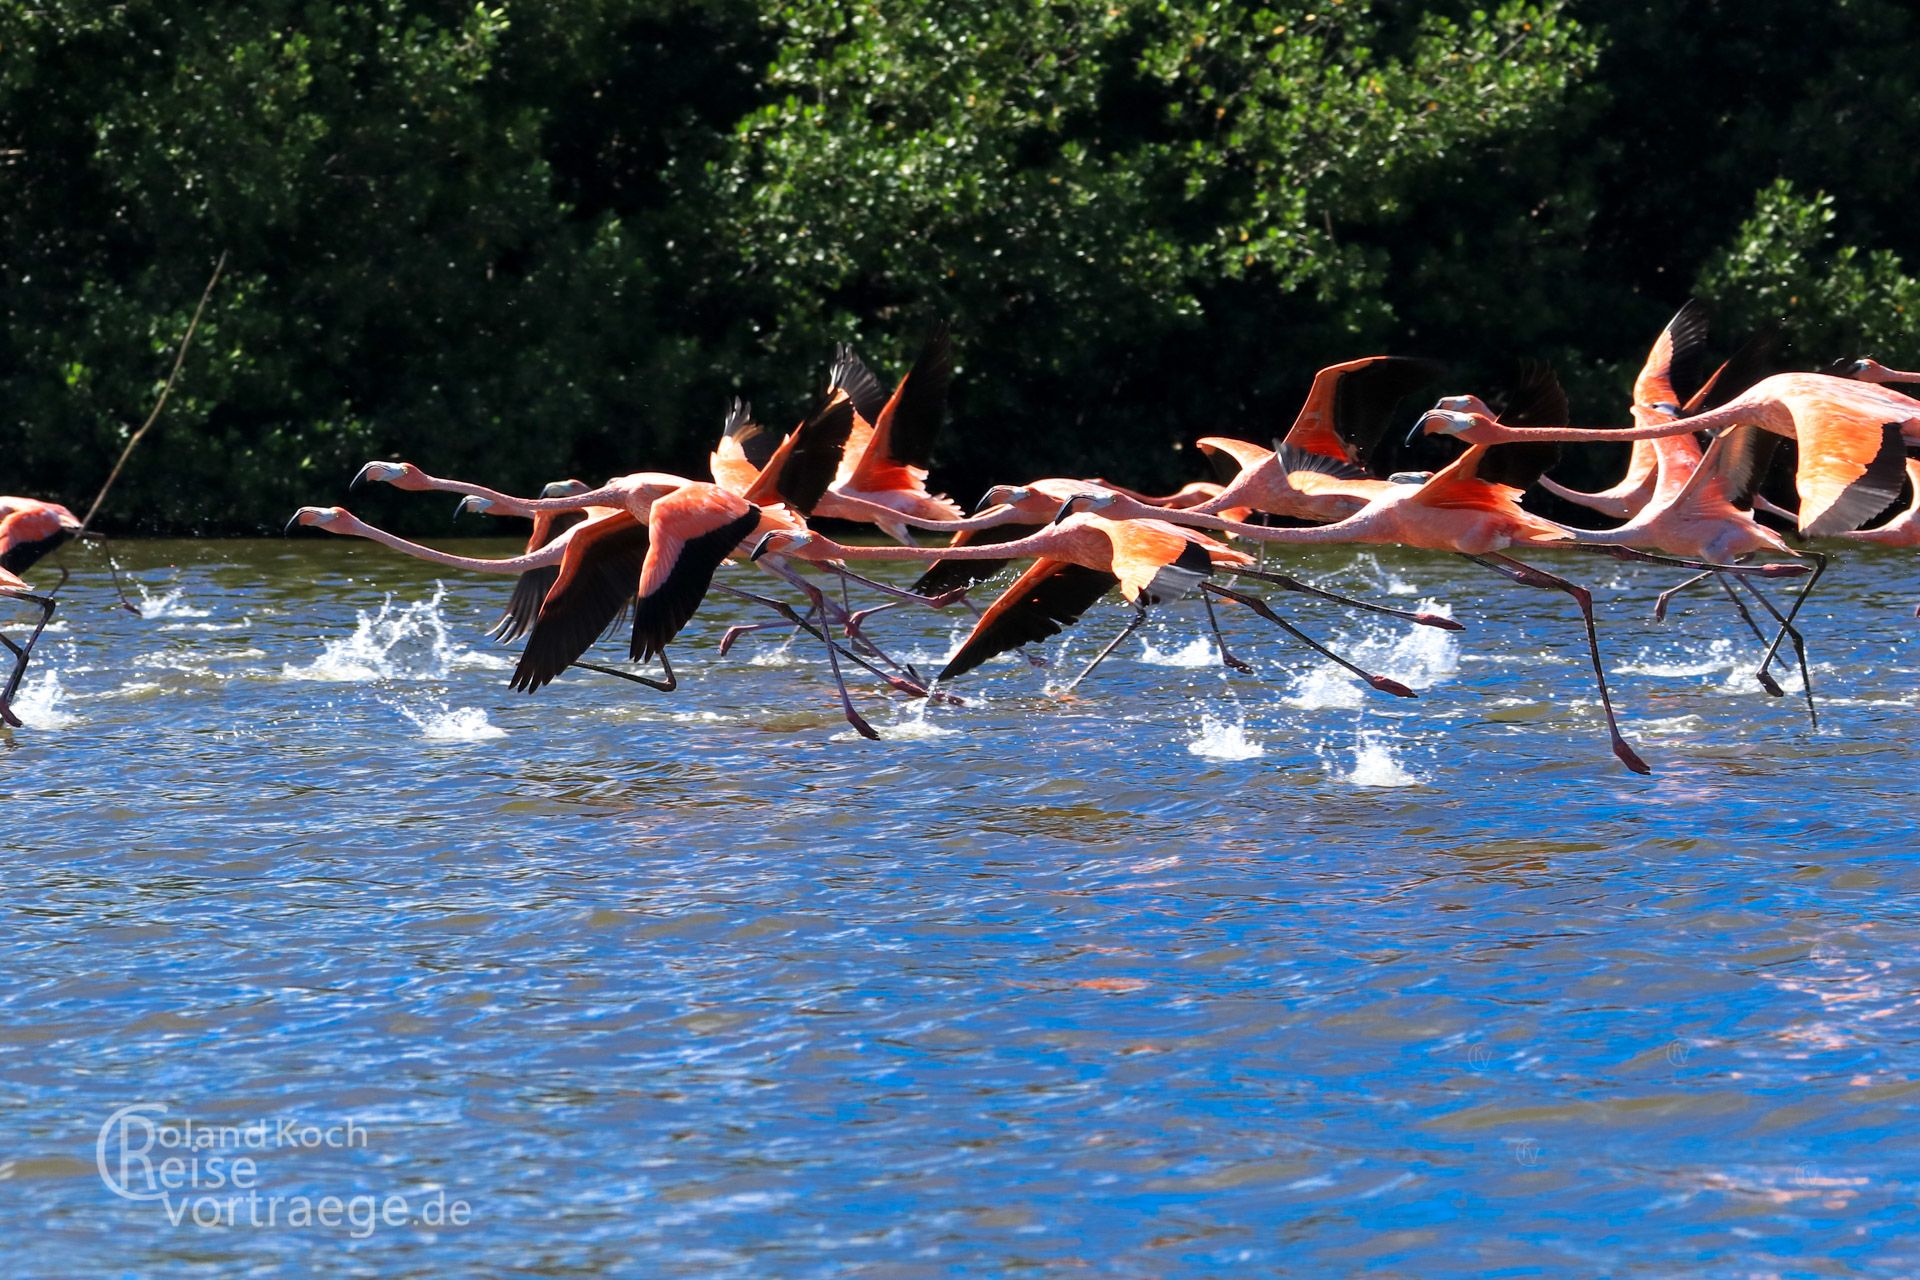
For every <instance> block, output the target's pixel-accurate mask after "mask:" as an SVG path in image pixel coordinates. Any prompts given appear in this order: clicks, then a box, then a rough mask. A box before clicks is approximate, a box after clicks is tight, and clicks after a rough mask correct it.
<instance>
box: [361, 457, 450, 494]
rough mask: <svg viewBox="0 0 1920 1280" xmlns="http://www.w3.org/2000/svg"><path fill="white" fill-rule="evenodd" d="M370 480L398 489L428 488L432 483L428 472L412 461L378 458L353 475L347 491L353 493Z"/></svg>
mask: <svg viewBox="0 0 1920 1280" xmlns="http://www.w3.org/2000/svg"><path fill="white" fill-rule="evenodd" d="M370 480H371V481H377V482H379V483H380V484H390V485H392V486H393V487H394V488H396V489H410V490H416V491H417V490H421V489H426V488H428V487H429V484H430V482H429V481H428V479H427V473H426V472H424V471H422V470H421V469H420V468H418V467H416V466H414V465H413V464H412V463H411V462H381V461H378V460H376V461H373V462H369V463H368V464H367V465H366V466H364V467H362V468H360V470H359V473H358V474H356V475H355V476H354V477H353V482H352V483H351V484H349V485H348V486H347V492H348V493H352V492H353V491H354V490H355V489H358V488H359V487H360V486H361V485H363V484H365V483H367V482H368V481H370Z"/></svg>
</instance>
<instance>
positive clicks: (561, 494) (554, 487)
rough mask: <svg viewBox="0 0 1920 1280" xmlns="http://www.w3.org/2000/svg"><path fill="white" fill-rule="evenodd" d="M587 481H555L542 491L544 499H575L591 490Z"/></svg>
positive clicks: (541, 494)
mask: <svg viewBox="0 0 1920 1280" xmlns="http://www.w3.org/2000/svg"><path fill="white" fill-rule="evenodd" d="M591 487H592V486H590V485H589V484H588V483H587V482H586V481H585V480H555V481H554V482H553V483H552V484H549V485H546V486H545V487H543V488H542V489H541V490H540V496H541V497H543V498H575V497H578V496H580V495H581V494H583V493H585V492H587V491H588V489H590V488H591Z"/></svg>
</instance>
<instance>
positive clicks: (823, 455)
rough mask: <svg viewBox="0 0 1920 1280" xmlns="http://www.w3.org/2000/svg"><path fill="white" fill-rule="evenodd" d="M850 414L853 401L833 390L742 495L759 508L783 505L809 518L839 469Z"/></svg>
mask: <svg viewBox="0 0 1920 1280" xmlns="http://www.w3.org/2000/svg"><path fill="white" fill-rule="evenodd" d="M853 414H854V408H853V401H852V400H851V399H849V398H848V396H847V394H846V392H845V390H844V389H843V390H839V391H835V392H834V393H833V395H832V397H831V398H830V399H829V400H828V401H827V403H826V404H825V405H823V406H822V407H821V408H820V411H819V412H818V413H815V414H814V415H813V416H812V417H811V418H808V419H807V420H806V421H805V422H803V423H801V424H800V425H799V426H798V427H795V428H794V429H793V430H792V431H790V432H788V433H787V438H786V439H785V440H782V441H781V442H780V447H779V448H778V449H775V450H774V451H773V456H772V457H771V458H769V459H768V460H767V463H766V465H765V466H763V467H762V468H761V469H760V476H759V478H758V479H757V480H755V481H754V482H753V483H752V484H751V485H749V486H748V487H747V488H746V490H745V491H744V492H743V493H742V494H741V496H742V497H744V498H745V499H746V500H747V501H748V502H752V503H757V504H760V505H762V506H770V505H772V504H773V503H776V502H784V503H786V504H787V505H788V506H789V507H792V508H793V509H794V510H795V511H798V512H799V513H800V514H802V515H811V514H812V513H813V509H814V507H815V506H816V505H817V504H818V503H819V501H820V498H821V495H823V494H825V493H826V491H827V486H828V485H830V484H832V483H833V477H834V473H835V472H836V471H838V470H839V468H840V456H841V452H842V451H843V450H844V449H845V448H846V447H847V437H848V436H849V435H851V434H852V432H853Z"/></svg>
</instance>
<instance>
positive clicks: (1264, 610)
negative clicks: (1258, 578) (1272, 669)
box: [1200, 582, 1419, 698]
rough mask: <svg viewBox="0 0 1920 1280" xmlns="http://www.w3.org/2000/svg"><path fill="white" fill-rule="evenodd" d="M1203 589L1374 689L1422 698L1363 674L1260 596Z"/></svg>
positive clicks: (1213, 585) (1207, 585)
mask: <svg viewBox="0 0 1920 1280" xmlns="http://www.w3.org/2000/svg"><path fill="white" fill-rule="evenodd" d="M1200 589H1201V590H1202V591H1204V592H1207V593H1208V594H1210V595H1216V596H1219V597H1220V598H1221V599H1223V600H1232V601H1234V602H1235V603H1236V604H1243V605H1245V606H1247V608H1249V609H1251V610H1253V611H1254V612H1255V613H1257V614H1259V615H1260V616H1261V617H1263V618H1265V619H1266V620H1267V621H1268V622H1271V623H1273V625H1274V626H1276V627H1279V628H1280V629H1281V630H1282V631H1284V632H1286V633H1287V634H1288V635H1290V636H1292V637H1293V638H1294V639H1295V640H1298V641H1299V642H1300V643H1301V644H1304V645H1306V646H1307V648H1309V649H1312V650H1313V651H1314V652H1315V653H1317V654H1319V655H1320V656H1321V657H1323V658H1327V659H1330V660H1331V661H1333V662H1337V663H1339V664H1340V665H1341V666H1343V667H1345V668H1346V669H1347V670H1348V671H1351V672H1352V673H1353V674H1354V675H1356V676H1359V677H1360V678H1361V679H1362V680H1364V681H1366V682H1367V683H1368V684H1370V685H1372V686H1373V687H1374V688H1376V689H1378V690H1379V691H1380V692H1382V693H1390V694H1392V695H1393V696H1394V697H1396V698H1414V697H1418V696H1419V695H1418V694H1416V693H1414V691H1413V690H1411V689H1409V688H1407V686H1405V685H1404V684H1401V683H1400V682H1399V681H1398V680H1393V679H1389V678H1388V677H1386V676H1376V675H1374V674H1373V673H1372V672H1370V671H1365V670H1362V669H1361V668H1360V667H1359V666H1358V665H1356V664H1355V663H1353V662H1350V661H1348V660H1347V659H1345V658H1343V657H1341V656H1340V655H1339V654H1337V653H1335V652H1334V651H1333V650H1331V649H1329V648H1327V646H1325V645H1323V644H1321V643H1320V642H1319V641H1318V640H1315V639H1314V638H1313V637H1312V636H1309V635H1308V634H1307V633H1306V632H1304V631H1302V630H1300V628H1298V627H1296V626H1294V625H1293V624H1292V623H1291V622H1288V621H1287V620H1286V619H1285V618H1283V617H1281V616H1280V615H1279V614H1277V613H1275V612H1274V611H1273V610H1272V609H1271V608H1270V607H1269V606H1268V605H1267V602H1266V601H1265V600H1262V599H1260V597H1258V596H1249V595H1242V594H1241V593H1240V592H1238V591H1235V590H1233V589H1232V588H1230V587H1223V586H1220V585H1218V584H1216V583H1212V582H1203V583H1201V584H1200Z"/></svg>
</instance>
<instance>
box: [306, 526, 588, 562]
mask: <svg viewBox="0 0 1920 1280" xmlns="http://www.w3.org/2000/svg"><path fill="white" fill-rule="evenodd" d="M329 532H332V533H342V534H345V535H347V536H349V537H355V538H365V539H367V540H368V541H369V542H377V543H379V544H380V545H381V546H383V547H392V548H393V549H394V550H395V551H398V552H401V553H402V554H404V555H409V556H412V557H413V558H414V559H416V560H425V561H426V562H427V563H429V564H437V565H444V566H445V567H446V568H449V569H471V570H473V571H474V572H475V573H525V572H526V571H527V570H528V569H540V568H545V567H546V566H547V565H553V564H559V563H560V558H561V556H563V555H565V554H566V549H567V542H568V539H566V538H564V537H563V538H560V539H558V540H556V541H554V542H550V543H548V544H547V545H546V546H544V547H542V548H540V550H538V551H530V552H528V553H527V554H525V555H520V556H513V557H511V558H509V559H505V560H485V559H480V558H478V557H475V556H457V555H454V554H453V553H451V552H448V551H436V550H434V549H433V548H432V547H423V546H421V545H420V544H419V543H417V542H408V541H407V540H406V539H405V538H402V537H400V536H399V535H397V534H392V533H388V532H387V531H386V530H385V529H377V528H375V527H374V526H372V525H370V524H368V523H367V522H366V521H364V520H361V519H360V518H358V517H357V516H356V517H353V522H352V523H351V524H348V525H345V526H343V527H341V528H338V529H333V530H329Z"/></svg>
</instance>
